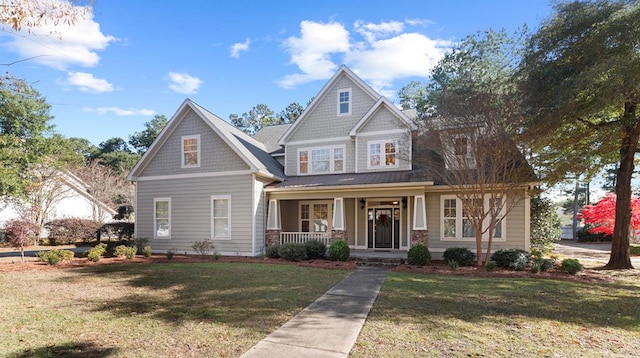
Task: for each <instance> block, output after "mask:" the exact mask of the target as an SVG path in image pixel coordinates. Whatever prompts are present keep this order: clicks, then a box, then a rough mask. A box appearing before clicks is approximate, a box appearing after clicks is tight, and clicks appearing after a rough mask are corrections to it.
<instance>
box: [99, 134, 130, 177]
mask: <svg viewBox="0 0 640 358" xmlns="http://www.w3.org/2000/svg"><path fill="white" fill-rule="evenodd" d="M89 159H90V161H93V160H99V161H100V163H102V164H104V165H106V166H108V167H110V168H111V169H112V170H113V171H115V172H117V173H125V172H128V171H129V170H131V168H133V166H134V165H135V164H136V162H137V161H138V159H140V154H136V153H133V152H132V150H131V148H129V144H128V143H127V142H126V141H125V140H124V139H122V138H120V137H113V138H109V139H107V140H105V141H104V142H101V143H100V144H98V150H97V151H96V152H94V153H93V155H92V156H91V157H90V158H89Z"/></svg>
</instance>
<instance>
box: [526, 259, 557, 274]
mask: <svg viewBox="0 0 640 358" xmlns="http://www.w3.org/2000/svg"><path fill="white" fill-rule="evenodd" d="M553 263H554V260H553V259H544V258H537V259H535V260H533V263H532V264H531V267H532V268H533V267H534V266H536V267H537V269H538V270H539V271H538V272H547V271H549V270H551V269H552V268H553Z"/></svg>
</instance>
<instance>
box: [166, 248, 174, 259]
mask: <svg viewBox="0 0 640 358" xmlns="http://www.w3.org/2000/svg"><path fill="white" fill-rule="evenodd" d="M167 259H169V260H172V259H173V251H171V250H167Z"/></svg>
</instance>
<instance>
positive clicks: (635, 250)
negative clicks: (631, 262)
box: [629, 244, 640, 256]
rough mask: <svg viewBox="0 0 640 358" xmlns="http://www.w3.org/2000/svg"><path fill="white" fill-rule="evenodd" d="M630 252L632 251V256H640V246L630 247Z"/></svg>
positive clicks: (632, 245)
mask: <svg viewBox="0 0 640 358" xmlns="http://www.w3.org/2000/svg"><path fill="white" fill-rule="evenodd" d="M629 250H630V251H631V256H640V245H634V244H631V245H629Z"/></svg>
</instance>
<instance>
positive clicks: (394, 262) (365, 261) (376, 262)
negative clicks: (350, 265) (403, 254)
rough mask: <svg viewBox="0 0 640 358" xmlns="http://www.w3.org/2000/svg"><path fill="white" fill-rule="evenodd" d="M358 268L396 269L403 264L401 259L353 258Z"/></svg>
mask: <svg viewBox="0 0 640 358" xmlns="http://www.w3.org/2000/svg"><path fill="white" fill-rule="evenodd" d="M355 260H356V265H358V266H392V267H396V266H398V265H402V264H403V263H404V259H402V258H395V257H394V258H381V257H355Z"/></svg>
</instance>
